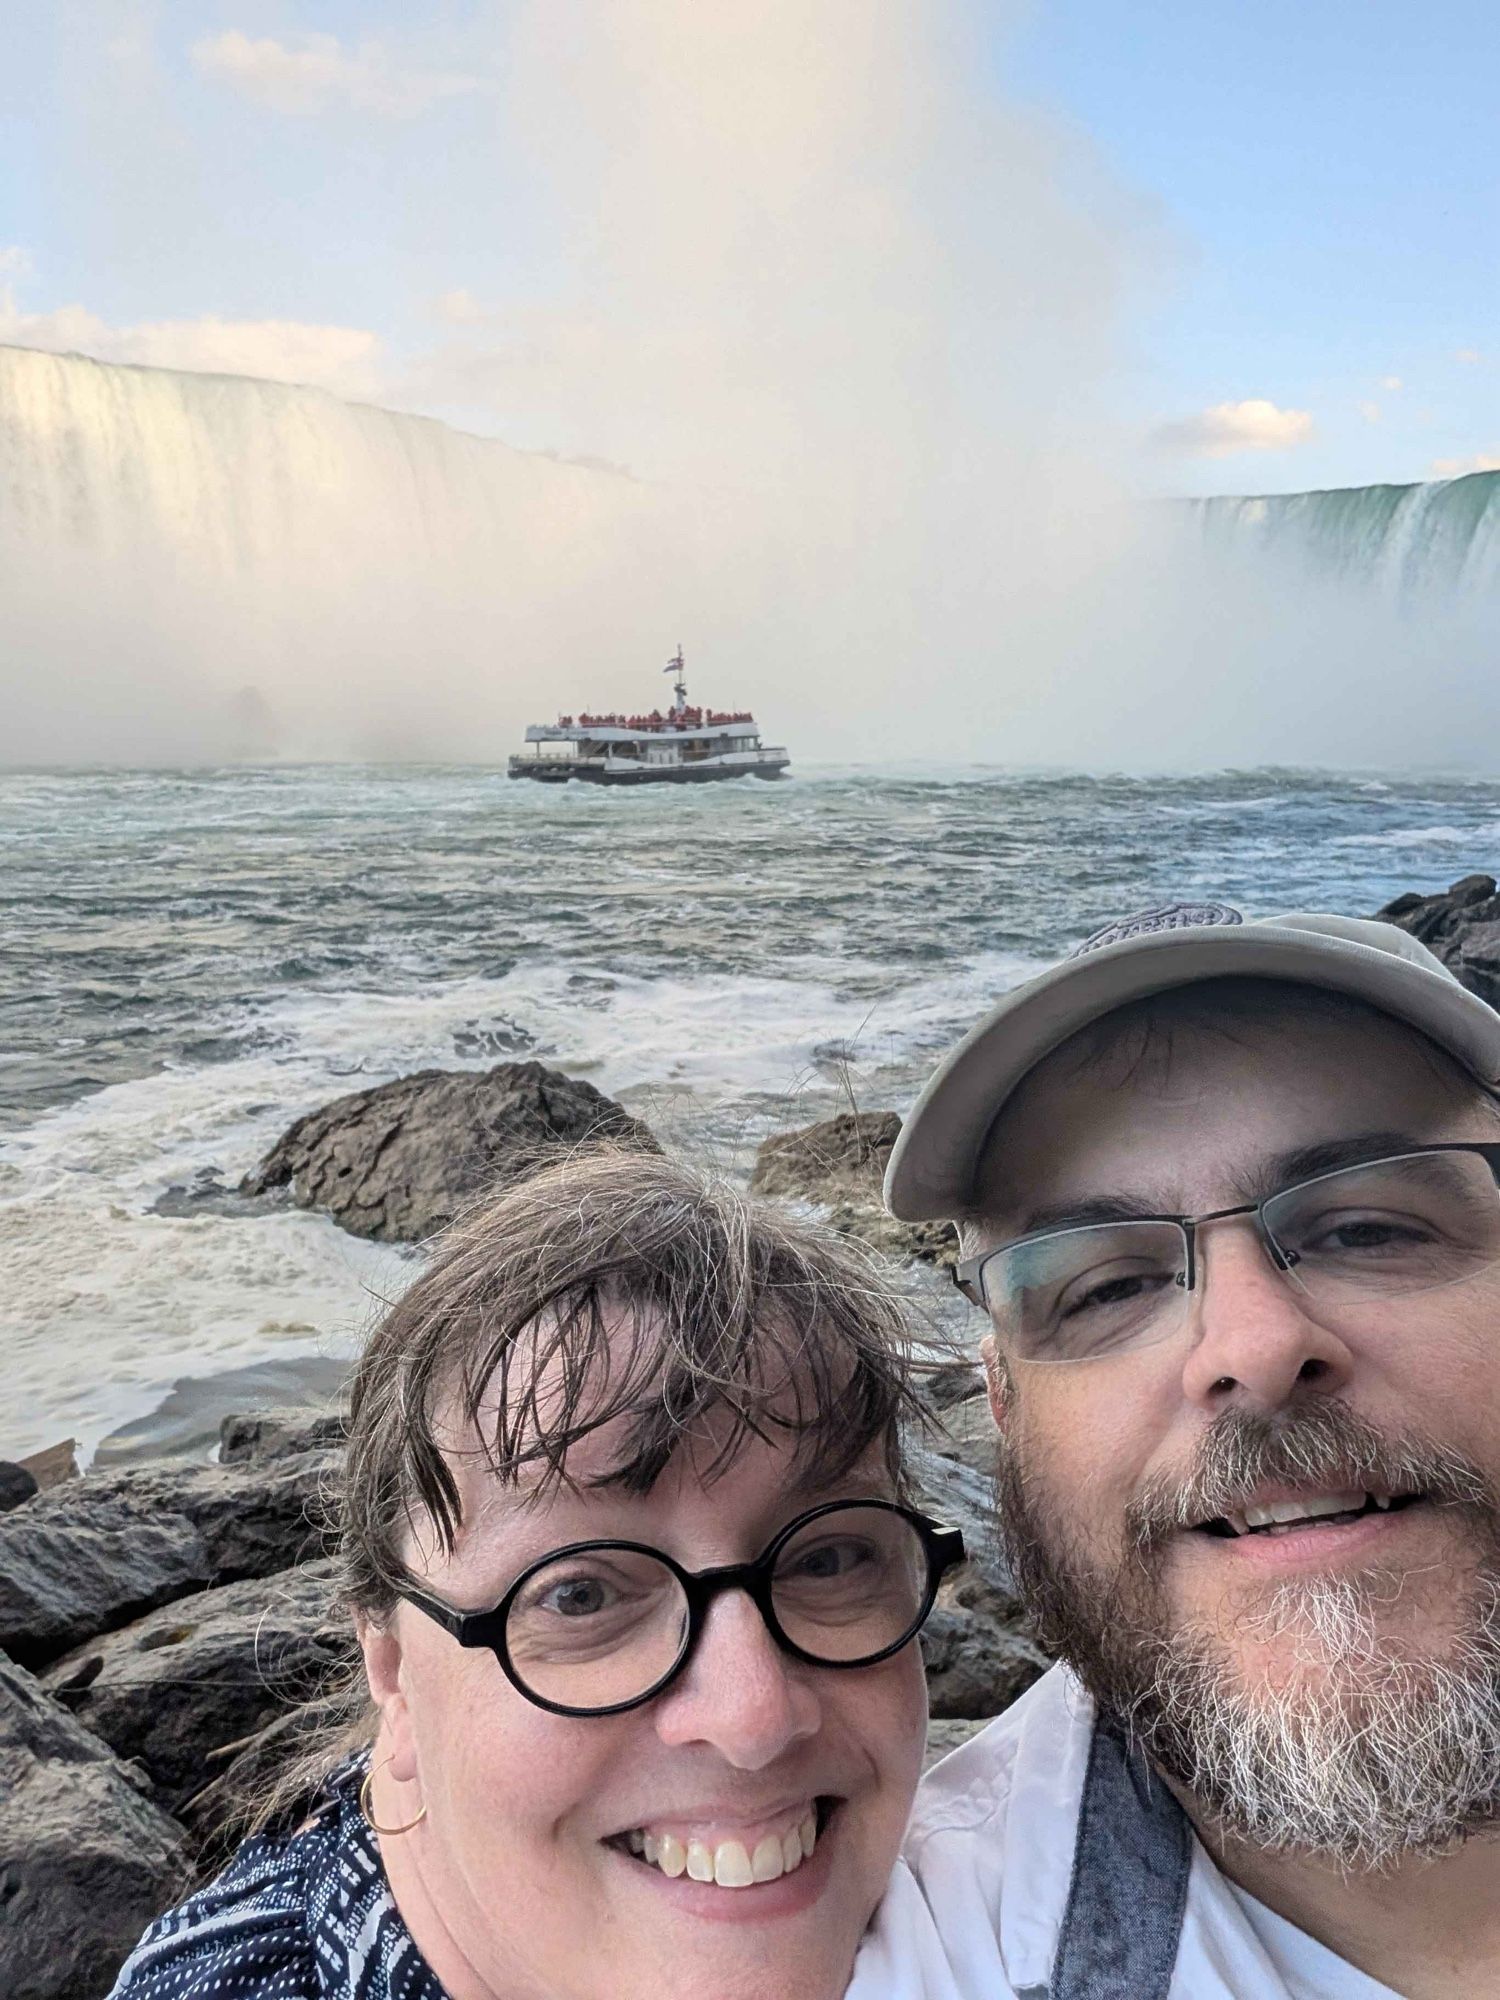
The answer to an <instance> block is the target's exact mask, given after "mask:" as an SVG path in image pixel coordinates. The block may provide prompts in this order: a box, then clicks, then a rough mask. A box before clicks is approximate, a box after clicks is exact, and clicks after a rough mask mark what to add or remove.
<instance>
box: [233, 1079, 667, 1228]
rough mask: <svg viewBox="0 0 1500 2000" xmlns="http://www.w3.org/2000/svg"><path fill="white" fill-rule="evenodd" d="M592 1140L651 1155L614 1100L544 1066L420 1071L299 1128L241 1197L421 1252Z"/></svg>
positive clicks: (640, 1128)
mask: <svg viewBox="0 0 1500 2000" xmlns="http://www.w3.org/2000/svg"><path fill="white" fill-rule="evenodd" d="M590 1139H614V1140H619V1141H623V1142H624V1143H626V1144H627V1145H633V1146H640V1147H643V1148H646V1149H648V1150H649V1151H651V1152H656V1151H658V1150H659V1148H658V1147H657V1144H656V1141H655V1139H653V1138H652V1136H651V1134H650V1132H649V1131H648V1130H647V1129H646V1127H645V1126H644V1125H642V1124H641V1123H640V1121H639V1120H638V1119H635V1118H632V1117H631V1115H630V1113H629V1112H628V1111H626V1110H625V1109H624V1107H623V1106H622V1105H619V1104H617V1103H616V1102H615V1101H614V1099H613V1098H612V1097H606V1096H605V1095H604V1094H603V1092H602V1091H598V1090H596V1089H595V1088H594V1086H593V1085H592V1084H591V1083H583V1082H581V1081H580V1080H579V1079H578V1078H576V1077H571V1076H564V1075H563V1074H562V1072H561V1071H560V1070H555V1069H548V1068H547V1067H546V1066H545V1064H543V1063H539V1062H518V1063H498V1064H497V1065H496V1066H495V1068H494V1069H490V1070H483V1071H478V1072H475V1071H468V1070H464V1071H451V1070H441V1069H427V1070H422V1071H420V1072H418V1074H416V1075H415V1076H403V1077H398V1078H397V1079H396V1081H395V1082H394V1083H384V1084H380V1085H379V1086H378V1087H377V1088H375V1089H374V1090H359V1091H355V1092H354V1093H353V1095H351V1096H349V1097H340V1098H338V1099H336V1100H335V1102H334V1103H332V1104H325V1105H324V1106H323V1108H322V1109H321V1110H320V1111H312V1112H309V1113H308V1115H307V1116H306V1117H305V1118H299V1119H298V1120H297V1122H296V1124H295V1125H293V1126H292V1127H291V1129H290V1131H288V1132H287V1133H286V1135H285V1136H284V1137H283V1138H281V1139H280V1140H278V1141H277V1143H276V1144H275V1145H274V1146H273V1147H272V1148H271V1150H270V1152H269V1153H267V1155H266V1157H265V1158H264V1159H263V1160H262V1161H261V1163H260V1165H259V1166H258V1167H257V1168H256V1169H255V1171H254V1173H252V1174H249V1175H247V1176H246V1178H245V1179H244V1180H243V1181H242V1182H241V1184H240V1192H241V1193H242V1194H245V1195H264V1194H268V1193H270V1192H271V1191H272V1190H274V1189H278V1188H285V1189H289V1190H290V1193H291V1197H292V1200H293V1201H294V1202H295V1203H296V1204H297V1205H298V1206H299V1207H300V1208H321V1209H326V1210H327V1212H328V1213H329V1214H330V1215H331V1216H332V1217H333V1219H334V1221H335V1222H337V1223H338V1224H339V1225H340V1227H341V1228H343V1229H347V1230H349V1231H350V1233H351V1234H352V1235H355V1236H368V1237H373V1238H375V1239H377V1240H378V1241H380V1242H383V1243H419V1242H421V1241H422V1239H423V1238H424V1237H427V1236H430V1235H431V1234H432V1233H433V1231H434V1230H437V1229H440V1228H442V1226H443V1225H444V1224H445V1223H447V1222H451V1221H452V1219H453V1217H454V1216H455V1215H456V1214H457V1213H458V1211H459V1210H460V1209H461V1208H462V1207H463V1206H464V1205H465V1203H466V1202H468V1201H469V1200H471V1199H472V1198H473V1197H474V1196H475V1195H478V1194H480V1193H481V1192H483V1191H484V1190H485V1189H488V1188H492V1187H497V1186H500V1185H502V1184H503V1183H504V1182H505V1181H506V1180H507V1179H510V1178H512V1177H514V1176H515V1175H516V1174H518V1173H522V1172H525V1171H526V1170H527V1169H528V1168H529V1167H531V1166H533V1165H534V1164H535V1162H536V1160H537V1158H538V1156H539V1155H540V1154H542V1153H543V1152H544V1151H545V1149H546V1148H547V1147H549V1146H552V1145H555V1144H557V1143H558V1142H561V1143H563V1144H565V1145H576V1144H579V1143H580V1142H583V1141H587V1140H590Z"/></svg>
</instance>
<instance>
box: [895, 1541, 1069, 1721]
mask: <svg viewBox="0 0 1500 2000" xmlns="http://www.w3.org/2000/svg"><path fill="white" fill-rule="evenodd" d="M922 1659H923V1662H924V1663H925V1665H926V1668H927V1699H928V1704H929V1707H930V1710H931V1713H932V1714H933V1715H934V1716H935V1717H952V1716H975V1715H978V1716H988V1715H998V1714H999V1713H1000V1711H1001V1709H1002V1708H1008V1707H1009V1706H1010V1704H1011V1703H1012V1702H1013V1701H1014V1700H1015V1699H1016V1697H1017V1695H1021V1694H1024V1693H1025V1692H1026V1690H1027V1688H1029V1687H1030V1686H1031V1683H1032V1682H1033V1681H1034V1680H1035V1679H1036V1678H1037V1677H1038V1675H1040V1674H1044V1673H1045V1672H1046V1671H1047V1669H1048V1667H1049V1666H1050V1665H1051V1664H1052V1663H1051V1661H1050V1660H1049V1659H1048V1658H1047V1655H1046V1654H1045V1653H1044V1652H1043V1651H1042V1649H1041V1647H1040V1646H1039V1645H1038V1644H1037V1643H1036V1641H1035V1639H1033V1638H1032V1636H1031V1634H1030V1632H1029V1631H1028V1630H1027V1627H1026V1621H1025V1615H1024V1613H1023V1612H1022V1609H1021V1606H1020V1604H1019V1602H1018V1601H1017V1599H1016V1598H1015V1597H1014V1596H1013V1595H1012V1594H1011V1593H1010V1592H1008V1591H1003V1590H996V1589H995V1587H994V1586H993V1585H992V1584H990V1583H987V1582H986V1581H985V1580H984V1578H983V1577H981V1576H978V1575H976V1574H975V1573H974V1571H973V1570H972V1568H970V1567H966V1568H965V1569H963V1570H960V1571H959V1573H958V1575H957V1576H955V1577H950V1578H948V1579H946V1580H945V1581H944V1583H943V1586H942V1588H941V1589H940V1590H939V1592H938V1601H937V1603H936V1604H935V1605H934V1606H933V1609H932V1615H931V1617H930V1618H929V1619H928V1620H927V1623H926V1624H925V1625H924V1626H923V1627H922Z"/></svg>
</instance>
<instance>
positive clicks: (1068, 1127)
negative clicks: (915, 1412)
mask: <svg viewBox="0 0 1500 2000" xmlns="http://www.w3.org/2000/svg"><path fill="white" fill-rule="evenodd" d="M1413 1040H1414V1037H1412V1035H1411V1034H1410V1032H1409V1031H1407V1030H1405V1029H1403V1028H1402V1027H1401V1025H1400V1024H1399V1023H1396V1022H1389V1023H1386V1022H1384V1021H1382V1020H1380V1019H1379V1018H1378V1017H1375V1018H1371V1019H1370V1020H1369V1021H1367V1022H1365V1021H1349V1022H1334V1021H1320V1020H1317V1019H1310V1020H1307V1021H1300V1020H1290V1021H1286V1022H1282V1023H1279V1024H1277V1026H1276V1027H1275V1029H1274V1030H1273V1029H1272V1028H1270V1027H1267V1028H1266V1030H1265V1031H1264V1032H1260V1031H1258V1029H1257V1027H1256V1024H1254V1023H1248V1024H1247V1023H1240V1022H1236V1023H1235V1024H1234V1025H1233V1027H1232V1029H1231V1030H1230V1031H1229V1032H1226V1033H1224V1034H1219V1033H1217V1032H1213V1031H1211V1030H1200V1029H1198V1028H1195V1027H1187V1028H1177V1029H1174V1032H1173V1035H1172V1039H1171V1046H1170V1048H1169V1049H1167V1050H1166V1051H1165V1052H1162V1051H1160V1050H1159V1051H1158V1052H1157V1059H1155V1060H1150V1061H1137V1062H1135V1063H1134V1064H1131V1063H1129V1062H1124V1061H1114V1060H1109V1061H1104V1062H1100V1061H1096V1060H1094V1059H1092V1058H1091V1056H1090V1054H1089V1052H1087V1051H1080V1050H1078V1049H1073V1048H1070V1047H1069V1046H1068V1045H1064V1047H1063V1048H1062V1049H1060V1050H1056V1051H1054V1052H1053V1054H1052V1055H1051V1056H1049V1057H1048V1058H1046V1059H1045V1061H1044V1062H1042V1063H1040V1064H1038V1066H1037V1067H1036V1069H1035V1070H1033V1071H1032V1072H1031V1074H1030V1076H1028V1077H1027V1078H1026V1079H1025V1081H1024V1082H1023V1083H1022V1085H1021V1086H1020V1088H1019V1089H1018V1090H1017V1091H1016V1093H1015V1094H1014V1096H1013V1097H1012V1098H1011V1100H1010V1102H1009V1103H1008V1104H1007V1105H1006V1106H1005V1107H1004V1108H1003V1109H1002V1111H1001V1113H1000V1115H999V1117H998V1118H997V1120H996V1123H995V1126H994V1128H993V1130H992V1132H991V1135H990V1140H989V1143H988V1145H987V1146H986V1149H985V1153H984V1157H983V1159H982V1162H981V1167H980V1173H979V1176H978V1195H979V1199H978V1200H977V1202H976V1204H975V1213H974V1214H973V1216H972V1217H971V1221H972V1222H973V1223H974V1224H975V1225H976V1226H979V1227H982V1228H983V1230H984V1233H986V1234H989V1233H991V1230H990V1225H991V1223H997V1224H998V1223H1003V1224H1004V1225H1005V1227H1006V1229H1007V1232H1008V1233H1016V1228H1015V1226H1016V1224H1017V1220H1018V1218H1023V1219H1024V1220H1023V1226H1024V1227H1027V1228H1029V1227H1047V1226H1050V1223H1051V1218H1052V1217H1053V1215H1054V1214H1059V1215H1066V1216H1071V1215H1072V1214H1073V1213H1074V1212H1075V1211H1077V1212H1079V1213H1082V1212H1083V1211H1085V1210H1087V1209H1089V1208H1090V1207H1091V1206H1092V1207H1095V1208H1098V1209H1100V1210H1101V1213H1100V1214H1099V1216H1098V1218H1097V1219H1105V1218H1104V1215H1103V1213H1102V1210H1103V1209H1104V1208H1107V1206H1108V1205H1109V1203H1110V1202H1111V1201H1116V1202H1117V1203H1118V1206H1119V1208H1120V1212H1121V1213H1124V1212H1126V1211H1133V1212H1135V1213H1138V1214H1139V1213H1162V1214H1172V1213H1178V1212H1188V1211H1190V1210H1191V1209H1192V1208H1193V1207H1194V1206H1196V1205H1197V1204H1198V1203H1200V1202H1204V1201H1207V1203H1208V1204H1209V1205H1213V1204H1216V1203H1218V1202H1219V1201H1231V1200H1232V1201H1238V1200H1259V1199H1261V1198H1263V1197H1264V1196H1265V1195H1266V1194H1268V1193H1271V1192H1274V1190H1275V1188H1276V1187H1278V1186H1284V1185H1285V1184H1286V1183H1287V1182H1288V1181H1289V1180H1296V1179H1303V1178H1310V1177H1311V1176H1313V1175H1315V1174H1317V1173H1319V1172H1327V1171H1331V1170H1332V1169H1333V1168H1335V1167H1337V1166H1339V1165H1344V1164H1351V1163H1352V1162H1353V1161H1354V1160H1356V1159H1358V1158H1359V1157H1361V1156H1363V1157H1364V1158H1374V1157H1378V1156H1379V1155H1380V1153H1381V1152H1389V1151H1399V1150H1402V1149H1403V1148H1404V1147H1405V1146H1406V1145H1408V1144H1413V1143H1414V1144H1421V1143H1423V1142H1424V1141H1427V1140H1431V1139H1435V1138H1438V1137H1440V1136H1444V1135H1448V1133H1449V1127H1450V1126H1453V1124H1454V1121H1455V1118H1456V1117H1458V1118H1459V1121H1460V1122H1462V1113H1463V1111H1464V1110H1465V1108H1466V1107H1465V1105H1464V1098H1463V1092H1462V1088H1461V1085H1460V1084H1459V1083H1458V1082H1457V1081H1456V1080H1450V1079H1449V1078H1448V1077H1446V1076H1445V1075H1444V1074H1443V1073H1441V1072H1440V1071H1439V1069H1437V1068H1436V1067H1435V1066H1433V1065H1432V1064H1429V1063H1428V1062H1425V1061H1423V1060H1421V1059H1420V1058H1419V1057H1418V1055H1417V1054H1416V1052H1415V1050H1414V1049H1413V1048H1411V1046H1410V1045H1411V1043H1412V1042H1413ZM1372 1042H1374V1043H1380V1042H1384V1044H1385V1046H1384V1047H1383V1048H1381V1049H1379V1050H1378V1051H1377V1050H1376V1049H1375V1048H1373V1047H1372ZM1113 1053H1114V1052H1113V1051H1112V1052H1111V1054H1113ZM1476 1136H1477V1135H1476ZM1033 1217H1038V1218H1041V1219H1039V1220H1035V1221H1033V1220H1031V1218H1033Z"/></svg>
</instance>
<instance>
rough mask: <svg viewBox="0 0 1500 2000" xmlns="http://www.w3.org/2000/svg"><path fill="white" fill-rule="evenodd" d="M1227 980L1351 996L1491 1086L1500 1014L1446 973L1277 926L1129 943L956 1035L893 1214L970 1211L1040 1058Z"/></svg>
mask: <svg viewBox="0 0 1500 2000" xmlns="http://www.w3.org/2000/svg"><path fill="white" fill-rule="evenodd" d="M1398 935H1399V933H1398ZM1226 977H1235V978H1244V979H1280V980H1286V981H1289V982H1291V983H1293V984H1297V985H1303V986H1319V987H1323V988H1324V989H1326V990H1327V991H1330V992H1334V993H1345V994H1348V995H1350V996H1352V997H1353V998H1356V999H1359V1000H1363V1001H1365V1002H1366V1003H1367V1004H1368V1005H1370V1006H1372V1007H1378V1008H1380V1009H1381V1011H1382V1012H1384V1013H1387V1014H1391V1015H1393V1016H1394V1017H1395V1018H1396V1019H1397V1020H1400V1021H1405V1022H1407V1023H1408V1024H1409V1025H1410V1026H1411V1027H1413V1028H1416V1029H1418V1030H1420V1032H1421V1033H1422V1034H1424V1035H1426V1036H1428V1037H1429V1039H1430V1040H1432V1041H1434V1042H1436V1043H1437V1045H1438V1046H1439V1047H1440V1048H1443V1049H1446V1050H1447V1051H1448V1052H1449V1053H1450V1054H1451V1055H1453V1056H1454V1057H1455V1058H1456V1059H1457V1060H1458V1061H1459V1062H1460V1063H1462V1064H1463V1066H1464V1067H1465V1068H1466V1069H1468V1070H1469V1071H1470V1072H1471V1073H1472V1074H1473V1075H1474V1076H1476V1077H1478V1078H1479V1079H1480V1080H1481V1081H1482V1082H1484V1083H1486V1084H1488V1085H1491V1086H1494V1085H1496V1084H1497V1083H1500V1013H1496V1011H1495V1010H1494V1009H1493V1008H1492V1007H1490V1006H1489V1005H1488V1003H1487V1002H1485V1001H1483V1000H1481V999H1480V998H1479V996H1478V995H1477V994H1475V993H1471V992H1469V990H1468V989H1467V987H1464V986H1460V985H1459V983H1458V981H1457V980H1456V979H1454V978H1453V977H1452V975H1451V974H1449V973H1447V972H1443V971H1437V970H1432V969H1430V968H1429V966H1428V965H1422V964H1417V963H1414V962H1413V961H1412V960H1411V959H1409V958H1406V957H1403V956H1400V955H1398V952H1397V951H1392V950H1389V949H1377V948H1375V947H1374V946H1371V945H1367V944H1361V943H1359V942H1358V941H1357V940H1355V939H1353V938H1344V937H1333V936H1329V935H1328V934H1327V933H1326V932H1315V931H1311V930H1302V929H1293V928H1291V927H1290V926H1285V927H1283V926H1280V925H1278V924H1276V923H1274V922H1272V923H1263V922H1262V923H1254V924H1245V925H1235V926H1232V927H1231V926H1228V925H1226V926H1224V927H1223V928H1222V929H1213V930H1206V929H1197V928H1193V929H1183V930H1175V931H1170V930H1169V931H1161V932H1157V933H1154V934H1150V935H1147V936H1142V937H1132V938H1126V939H1124V940H1123V941H1121V942H1120V943H1118V944H1113V945H1105V946H1103V947H1102V948H1101V949H1099V950H1097V951H1093V952H1090V953H1089V954H1088V955H1087V956H1086V957H1083V958H1076V959H1065V960H1064V961H1063V963H1062V964H1061V965H1058V966H1055V967H1053V969H1052V970H1051V971H1050V972H1046V973H1043V974H1042V975H1041V976H1040V978H1037V979H1034V980H1031V981H1029V982H1028V983H1027V984H1026V985H1025V986H1022V987H1019V988H1017V989H1016V991H1015V992H1014V993H1011V994H1008V995H1007V996H1006V997H1005V998H1004V999H1003V1000H1002V1001H1001V1002H1000V1003H999V1005H998V1006H997V1007H995V1008H994V1009H992V1011H991V1012H990V1013H989V1014H987V1015H986V1016H985V1018H984V1019H983V1020H982V1021H981V1022H980V1023H979V1024H978V1026H977V1027H975V1028H973V1029H972V1030H971V1031H970V1032H969V1034H967V1035H966V1036H965V1037H964V1039H963V1041H961V1042H960V1043H959V1045H958V1047H957V1048H956V1049H954V1050H953V1052H952V1053H951V1054H950V1055H949V1056H948V1057H947V1059H946V1060H945V1061H944V1062H943V1064H942V1065H941V1067H940V1068H939V1069H938V1070H937V1071H936V1073H935V1074H934V1075H933V1077H932V1078H931V1079H930V1081H929V1082H928V1085H927V1088H926V1089H925V1090H924V1091H923V1092H922V1095H921V1096H920V1097H919V1098H918V1099H917V1102H916V1104H915V1106H914V1107H913V1109H912V1111H911V1114H910V1116H909V1117H908V1118H907V1120H906V1122H905V1124H904V1125H903V1127H902V1130H901V1136H900V1138H899V1139H898V1140H897V1142H896V1145H895V1147H894V1149H893V1151H892V1153H891V1158H890V1164H889V1167H888V1168H887V1170H886V1177H885V1201H886V1206H887V1208H889V1210H890V1212H891V1214H892V1215H894V1216H897V1217H898V1218H899V1219H900V1220H901V1221H903V1222H924V1221H931V1220H936V1219H938V1218H942V1217H953V1216H960V1215H964V1214H967V1213H969V1212H971V1210H972V1208H973V1203H974V1197H975V1176H976V1172H977V1170H978V1167H979V1164H980V1161H981V1159H982V1157H983V1154H984V1151H985V1147H986V1145H987V1143H988V1141H989V1136H990V1133H991V1130H992V1128H993V1126H994V1123H995V1120H996V1119H997V1118H998V1116H999V1114H1000V1112H1001V1110H1002V1108H1003V1106H1004V1104H1005V1101H1006V1099H1007V1098H1008V1097H1009V1096H1010V1094H1011V1092H1012V1091H1013V1090H1014V1089H1015V1088H1016V1086H1017V1085H1018V1084H1019V1083H1020V1081H1021V1079H1022V1078H1023V1077H1024V1076H1025V1075H1026V1074H1027V1072H1028V1071H1029V1070H1032V1069H1034V1068H1035V1067H1036V1065H1037V1064H1038V1063H1039V1062H1040V1061H1041V1060H1042V1059H1043V1057H1044V1056H1047V1055H1050V1054H1051V1052H1052V1050H1053V1049H1055V1048H1058V1047H1060V1046H1061V1045H1062V1043H1064V1042H1065V1041H1067V1039H1068V1037H1069V1036H1070V1035H1075V1034H1077V1033H1078V1031H1079V1030H1080V1029H1081V1028H1086V1027H1087V1026H1088V1025H1089V1023H1090V1022H1092V1021H1097V1020H1098V1019H1099V1018H1100V1016H1101V1015H1104V1014H1110V1013H1113V1012H1114V1010H1115V1009H1116V1008H1117V1007H1123V1006H1125V1005H1127V1004H1128V1003H1129V1002H1130V1001H1132V1000H1143V999H1146V998H1147V997H1148V996H1149V995H1151V994H1153V993H1165V992H1168V991H1170V990H1171V989H1172V988H1173V987H1178V986H1191V985H1196V984H1197V983H1198V982H1199V981H1200V980H1204V979H1222V978H1226Z"/></svg>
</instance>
